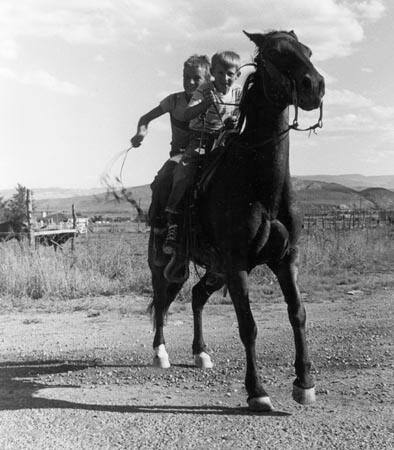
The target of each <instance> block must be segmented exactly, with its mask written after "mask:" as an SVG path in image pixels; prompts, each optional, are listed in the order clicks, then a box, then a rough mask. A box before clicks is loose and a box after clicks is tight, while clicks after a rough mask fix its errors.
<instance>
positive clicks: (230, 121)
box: [224, 116, 238, 130]
mask: <svg viewBox="0 0 394 450" xmlns="http://www.w3.org/2000/svg"><path fill="white" fill-rule="evenodd" d="M237 121H238V119H237V118H236V117H235V116H229V117H227V119H225V121H224V126H225V128H226V130H233V129H234V128H235V126H236V125H237Z"/></svg>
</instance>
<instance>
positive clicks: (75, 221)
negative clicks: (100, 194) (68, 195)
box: [71, 203, 77, 252]
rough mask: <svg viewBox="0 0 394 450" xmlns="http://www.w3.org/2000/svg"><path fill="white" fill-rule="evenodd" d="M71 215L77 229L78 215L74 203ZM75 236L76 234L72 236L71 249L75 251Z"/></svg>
mask: <svg viewBox="0 0 394 450" xmlns="http://www.w3.org/2000/svg"><path fill="white" fill-rule="evenodd" d="M71 215H72V218H73V229H74V230H75V229H76V228H77V216H76V214H75V207H74V203H73V204H72V205H71ZM74 237H75V234H74V235H73V237H72V238H71V251H72V252H73V251H74V248H75V246H74Z"/></svg>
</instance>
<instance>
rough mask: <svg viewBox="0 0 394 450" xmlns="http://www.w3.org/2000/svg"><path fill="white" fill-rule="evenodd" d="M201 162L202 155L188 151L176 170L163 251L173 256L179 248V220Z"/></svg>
mask: <svg viewBox="0 0 394 450" xmlns="http://www.w3.org/2000/svg"><path fill="white" fill-rule="evenodd" d="M199 162H200V155H199V154H198V153H197V152H196V151H195V150H194V149H190V150H187V151H186V152H185V154H184V156H183V158H182V159H181V161H180V163H179V164H178V165H177V167H176V168H175V170H174V179H173V184H172V190H171V194H170V197H169V199H168V202H167V208H166V212H167V214H168V215H167V221H168V232H167V238H166V241H165V243H164V246H163V251H164V252H165V253H167V254H172V253H174V251H175V250H176V248H177V246H178V229H179V219H180V218H181V216H182V212H183V207H182V206H183V201H184V199H185V194H186V192H187V190H188V189H189V188H190V187H191V186H192V185H193V182H194V178H195V175H196V172H197V169H198V165H199Z"/></svg>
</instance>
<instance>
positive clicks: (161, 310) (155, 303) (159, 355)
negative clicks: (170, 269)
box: [148, 269, 182, 369]
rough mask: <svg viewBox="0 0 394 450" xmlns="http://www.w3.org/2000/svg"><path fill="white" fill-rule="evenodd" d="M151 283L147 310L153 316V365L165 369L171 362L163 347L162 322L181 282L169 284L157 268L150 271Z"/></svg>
mask: <svg viewBox="0 0 394 450" xmlns="http://www.w3.org/2000/svg"><path fill="white" fill-rule="evenodd" d="M152 284H153V300H152V302H151V304H150V305H149V308H148V310H149V311H150V312H151V315H152V317H153V326H154V329H155V336H154V339H153V352H154V355H153V366H154V367H158V368H160V369H167V368H169V367H170V365H171V364H170V360H169V356H168V353H167V350H166V347H165V340H164V332H163V328H164V322H165V318H166V315H167V312H168V308H169V307H170V305H171V303H172V302H173V301H174V299H175V297H176V295H177V294H178V292H179V291H180V289H181V287H182V284H175V283H173V284H169V283H168V282H167V281H166V280H165V278H164V276H163V273H162V271H161V270H159V269H156V270H153V271H152Z"/></svg>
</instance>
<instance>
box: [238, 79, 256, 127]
mask: <svg viewBox="0 0 394 450" xmlns="http://www.w3.org/2000/svg"><path fill="white" fill-rule="evenodd" d="M254 78H255V72H252V73H250V74H249V75H248V76H247V78H246V80H245V83H244V85H243V87H242V93H241V98H240V101H239V106H238V108H239V111H240V115H239V119H238V128H239V130H240V131H241V129H242V126H243V122H244V120H245V118H246V110H245V103H246V98H247V95H248V93H249V91H250V88H251V87H252V86H253V83H254Z"/></svg>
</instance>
